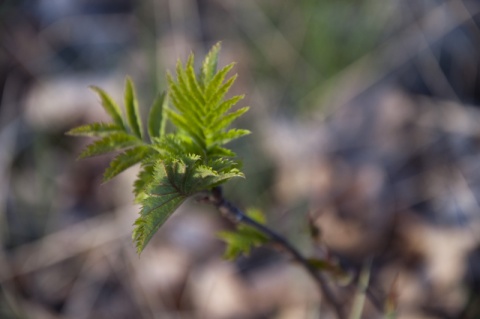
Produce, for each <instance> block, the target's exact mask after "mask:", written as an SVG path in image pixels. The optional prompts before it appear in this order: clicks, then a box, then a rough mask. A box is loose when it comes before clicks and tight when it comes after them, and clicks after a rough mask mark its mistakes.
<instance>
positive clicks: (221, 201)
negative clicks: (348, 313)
mask: <svg viewBox="0 0 480 319" xmlns="http://www.w3.org/2000/svg"><path fill="white" fill-rule="evenodd" d="M205 200H206V201H207V202H209V203H211V204H213V205H215V207H217V208H218V210H219V211H220V213H222V215H223V216H225V217H226V218H228V219H230V220H232V221H234V222H236V223H244V224H246V225H249V226H251V227H253V228H255V229H257V230H258V231H260V232H262V233H263V234H265V235H266V236H268V237H269V238H270V239H271V240H272V241H273V242H275V243H277V244H278V245H280V246H281V247H283V248H284V249H285V250H286V251H288V252H289V253H290V254H291V255H292V256H293V258H294V259H295V260H296V261H297V262H298V263H299V264H300V265H302V267H303V268H305V270H306V271H307V272H308V273H309V274H310V275H311V276H312V277H313V278H314V279H315V282H316V283H317V284H318V286H319V288H320V291H321V292H322V293H323V296H324V297H325V300H326V301H327V303H329V304H330V305H331V306H332V307H333V309H334V311H335V313H336V315H337V318H338V319H344V318H345V317H344V315H343V311H342V308H341V306H340V303H339V302H338V300H337V297H336V296H335V294H334V293H333V291H332V289H331V288H330V286H329V284H328V282H327V280H326V279H325V277H324V276H323V275H322V274H321V273H320V272H319V271H318V270H317V269H315V267H313V266H312V265H311V264H310V263H309V262H308V260H307V259H306V258H305V257H303V256H302V254H300V252H299V251H298V250H297V249H296V248H295V247H293V246H292V244H290V243H289V242H288V241H287V240H286V239H285V238H284V237H282V236H281V235H279V234H277V233H276V232H275V231H273V230H271V229H270V228H268V227H266V226H265V225H262V224H260V223H258V222H256V221H255V220H253V219H252V218H250V217H248V216H247V215H246V214H245V213H243V212H242V211H241V210H240V209H238V208H237V207H236V206H235V205H233V204H232V203H230V202H229V201H227V200H226V199H225V198H224V197H223V194H222V189H221V188H220V187H215V188H214V189H212V193H211V195H210V196H209V197H207V198H206V199H205Z"/></svg>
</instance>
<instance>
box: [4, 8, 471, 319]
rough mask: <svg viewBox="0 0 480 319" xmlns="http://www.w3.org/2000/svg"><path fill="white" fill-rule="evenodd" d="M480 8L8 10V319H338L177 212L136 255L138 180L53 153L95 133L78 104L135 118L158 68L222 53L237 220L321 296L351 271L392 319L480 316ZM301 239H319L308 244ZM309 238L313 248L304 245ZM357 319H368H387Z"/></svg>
mask: <svg viewBox="0 0 480 319" xmlns="http://www.w3.org/2000/svg"><path fill="white" fill-rule="evenodd" d="M479 13H480V3H479V2H478V1H475V0H471V1H467V0H465V1H460V0H450V1H446V0H422V1H420V0H402V1H400V0H393V1H381V0H360V1H358V0H357V1H351V0H337V1H326V0H316V1H315V0H299V1H288V0H249V1H234V0H221V1H220V0H145V1H143V0H142V1H133V0H95V1H94V0H38V1H27V0H3V1H1V2H0V247H1V248H0V318H2V319H3V318H6V319H10V318H35V319H36V318H40V319H43V318H46V319H47V318H48V319H57V318H65V319H67V318H69V319H70V318H72V319H73V318H75V319H77V318H78V319H80V318H82V319H83V318H95V319H97V318H98V319H103V318H105V319H107V318H116V319H121V318H142V319H146V318H212V319H216V318H218V319H227V318H231V319H233V318H246V319H248V318H251V319H256V318H258V319H260V318H282V319H284V318H285V319H286V318H294V319H296V318H333V314H332V313H331V311H330V310H329V308H328V306H327V305H323V304H322V305H321V306H320V300H321V296H319V294H318V292H317V289H316V286H315V284H314V283H313V282H312V281H311V279H310V278H309V277H308V276H307V274H305V273H304V271H303V269H301V268H299V267H298V266H296V265H294V264H293V263H292V262H290V261H289V260H288V257H286V256H284V255H283V254H282V253H279V252H277V251H276V250H274V249H272V248H271V247H265V248H259V249H256V250H254V251H253V252H252V253H251V255H250V256H248V257H242V258H239V259H238V260H237V261H235V262H226V261H223V260H222V258H221V256H222V252H223V251H222V250H223V248H224V246H223V244H222V243H221V242H220V241H219V240H218V238H217V237H216V235H215V234H216V232H218V231H220V230H222V229H228V228H231V227H232V226H231V225H230V224H229V223H228V222H226V221H224V220H222V219H221V218H220V217H219V216H218V214H217V212H215V211H214V210H213V209H211V208H209V207H206V206H201V205H197V204H196V203H193V202H187V203H186V204H185V205H183V206H182V207H181V208H180V209H179V210H178V211H177V212H176V213H175V214H174V216H173V217H172V218H171V219H170V220H169V221H168V222H167V223H166V224H165V225H164V227H163V228H162V229H161V230H160V231H159V232H158V233H157V235H156V236H155V237H154V239H153V240H152V242H151V243H150V245H149V247H148V248H147V249H146V250H145V252H144V253H143V254H142V255H141V256H140V257H138V256H137V255H136V253H135V249H134V246H133V244H132V243H131V239H130V236H131V235H130V234H131V230H132V223H133V221H134V219H135V218H136V215H137V213H138V211H139V207H137V206H134V205H133V195H132V194H131V184H132V181H133V179H134V178H135V175H136V169H130V170H129V171H127V172H126V173H124V174H122V175H121V176H119V177H117V178H116V179H114V180H113V181H111V182H109V183H107V184H102V182H101V177H102V173H103V170H104V169H105V168H106V166H107V165H108V162H109V159H110V158H109V157H97V158H92V159H87V160H82V161H77V160H76V158H77V156H78V154H79V152H80V150H81V149H82V147H84V146H85V145H86V144H87V143H89V142H90V141H89V140H88V139H82V138H72V137H68V136H65V134H64V133H65V132H66V131H67V130H69V129H71V128H72V127H74V126H78V125H80V124H85V123H88V122H92V121H99V120H106V119H107V117H106V114H104V112H103V109H102V108H101V107H100V104H99V102H98V100H97V97H96V96H95V95H94V94H93V92H91V91H90V90H89V89H88V86H89V85H97V86H100V87H102V88H104V89H105V90H106V91H107V92H109V93H110V94H111V95H112V96H113V97H115V98H116V99H117V101H118V102H121V100H122V96H123V93H122V92H123V85H124V79H125V76H126V75H130V76H131V77H132V78H133V80H134V81H135V83H136V87H137V91H138V95H139V100H140V106H141V111H142V112H143V114H144V115H145V114H146V112H147V110H148V108H149V106H150V103H151V101H152V100H153V98H154V96H155V95H156V93H157V92H159V91H161V90H164V89H165V85H166V80H165V71H166V70H173V69H174V65H175V63H176V60H177V59H178V58H180V59H183V60H185V58H186V57H187V56H188V54H189V53H190V52H191V51H193V52H194V53H195V54H196V59H197V62H199V61H200V60H201V59H202V57H203V56H204V54H205V53H206V52H207V51H208V49H209V48H210V47H211V46H212V45H213V44H215V43H216V42H218V41H222V52H221V55H220V65H225V64H227V63H230V62H231V61H236V62H237V64H236V67H235V72H236V73H238V74H239V77H238V80H237V82H236V84H235V85H234V89H233V91H234V93H245V94H246V99H245V100H244V101H242V103H240V104H242V105H241V106H245V105H250V106H251V110H250V111H249V112H248V113H247V115H246V116H245V118H244V119H243V120H240V121H239V123H237V126H239V127H246V128H249V129H250V130H251V131H252V132H253V134H252V135H250V136H247V137H245V138H243V139H242V140H241V141H239V142H236V143H235V144H233V145H232V147H233V148H234V149H235V151H236V152H237V153H238V154H239V156H240V157H241V158H242V160H243V162H244V170H245V173H246V176H247V178H246V180H237V181H233V182H230V183H229V184H228V185H226V189H225V191H226V196H227V197H228V198H229V199H230V200H231V201H233V202H235V203H236V204H237V205H238V206H239V207H242V208H248V207H256V208H259V209H262V210H263V211H264V212H265V213H266V215H267V217H268V223H269V225H270V226H271V227H272V228H274V229H276V230H278V231H279V232H280V233H281V234H282V235H284V236H286V237H287V238H289V239H290V240H291V241H292V242H293V243H294V244H295V245H296V247H298V248H299V249H300V250H301V251H302V252H303V253H304V254H305V255H307V256H312V257H323V258H325V257H327V258H330V260H331V261H332V262H335V263H338V264H339V265H341V267H342V269H344V270H345V272H346V273H348V274H349V276H348V277H349V278H350V279H349V280H346V279H345V278H340V279H339V278H335V277H334V276H329V277H330V278H331V281H332V284H334V285H335V286H337V288H338V289H337V291H336V292H337V293H338V295H339V296H340V298H341V300H342V304H344V307H345V311H347V312H348V311H349V309H350V307H351V300H352V298H353V297H354V295H355V287H356V279H357V277H358V272H359V270H360V269H361V268H362V267H363V266H364V265H365V264H366V263H367V261H371V267H370V273H371V294H372V296H373V297H372V299H373V300H374V301H376V302H377V303H379V304H385V303H387V304H390V305H391V307H396V309H397V313H398V316H397V318H480V207H479V200H480V121H479V120H480V109H479V102H480V87H479V85H480V78H479V70H480V30H479V23H480V15H479ZM309 224H310V225H309ZM312 226H315V228H316V229H317V230H318V231H319V235H318V236H316V237H315V238H313V239H312V238H311V237H310V235H309V228H311V227H312ZM373 304H374V302H372V301H371V300H367V302H366V305H365V309H364V318H382V314H381V313H380V312H379V311H378V309H377V308H376V307H375V306H374V305H373Z"/></svg>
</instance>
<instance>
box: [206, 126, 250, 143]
mask: <svg viewBox="0 0 480 319" xmlns="http://www.w3.org/2000/svg"><path fill="white" fill-rule="evenodd" d="M250 133H251V132H250V131H249V130H242V129H231V130H229V131H227V132H221V133H218V134H216V135H214V136H213V138H212V143H218V144H220V145H223V144H226V143H228V142H230V141H232V140H235V139H237V138H239V137H242V136H245V135H248V134H250Z"/></svg>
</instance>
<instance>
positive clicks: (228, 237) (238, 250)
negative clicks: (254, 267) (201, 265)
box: [217, 209, 269, 260]
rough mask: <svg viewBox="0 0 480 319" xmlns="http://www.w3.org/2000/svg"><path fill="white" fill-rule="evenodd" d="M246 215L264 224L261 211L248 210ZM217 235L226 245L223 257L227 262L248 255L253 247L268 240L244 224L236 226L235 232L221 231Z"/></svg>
mask: <svg viewBox="0 0 480 319" xmlns="http://www.w3.org/2000/svg"><path fill="white" fill-rule="evenodd" d="M246 214H247V216H249V217H250V218H252V219H253V220H255V221H256V222H258V223H260V224H265V216H264V215H263V213H262V212H261V211H259V210H256V209H250V210H248V211H247V212H246ZM217 235H218V237H220V238H221V239H222V240H223V241H224V242H225V243H226V244H227V247H226V249H225V254H224V256H223V257H224V258H225V259H227V260H233V259H235V258H237V257H238V256H240V255H242V254H243V255H248V254H250V251H251V250H252V248H253V247H257V246H260V245H262V244H265V243H267V242H268V241H269V238H268V237H267V236H266V235H265V234H263V233H261V232H260V231H258V230H257V229H255V228H253V227H251V226H248V225H244V224H239V225H237V228H236V230H235V231H222V232H219V233H218V234H217Z"/></svg>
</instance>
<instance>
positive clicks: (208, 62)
mask: <svg viewBox="0 0 480 319" xmlns="http://www.w3.org/2000/svg"><path fill="white" fill-rule="evenodd" d="M220 48H221V45H220V42H218V43H217V44H215V45H214V46H213V47H212V48H211V49H210V51H209V52H208V54H207V56H206V57H205V59H204V60H203V64H202V71H201V75H200V81H201V83H202V86H203V87H206V86H207V85H208V83H209V82H210V81H211V80H212V78H213V76H214V75H215V72H217V63H218V54H219V53H220Z"/></svg>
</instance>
